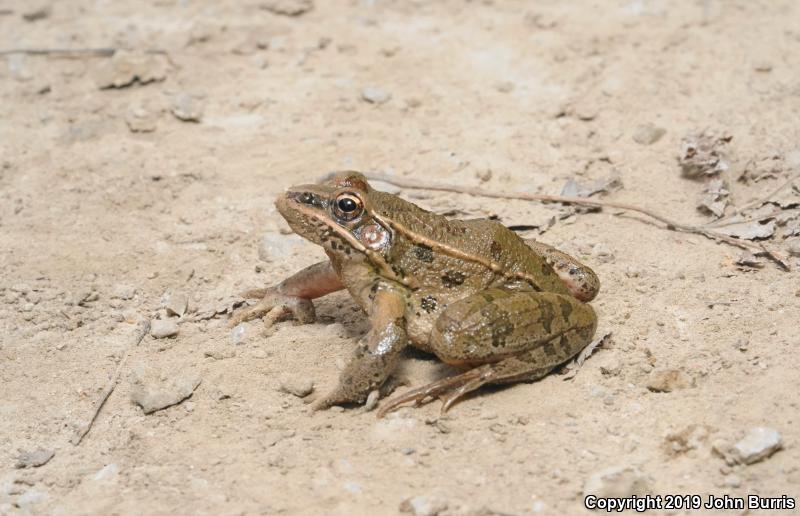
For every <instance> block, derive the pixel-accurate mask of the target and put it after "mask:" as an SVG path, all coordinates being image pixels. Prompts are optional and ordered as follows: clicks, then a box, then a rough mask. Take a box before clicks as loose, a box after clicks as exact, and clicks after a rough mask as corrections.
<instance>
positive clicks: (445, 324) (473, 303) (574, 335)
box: [430, 289, 597, 381]
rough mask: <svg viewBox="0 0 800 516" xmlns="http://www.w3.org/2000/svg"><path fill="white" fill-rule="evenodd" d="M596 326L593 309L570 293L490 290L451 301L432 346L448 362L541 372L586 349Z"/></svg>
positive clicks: (510, 379) (438, 326) (432, 339)
mask: <svg viewBox="0 0 800 516" xmlns="http://www.w3.org/2000/svg"><path fill="white" fill-rule="evenodd" d="M596 325H597V317H596V316H595V313H594V310H593V309H592V307H591V306H589V305H587V304H585V303H581V302H580V301H578V300H577V299H575V298H574V297H572V296H567V295H561V294H554V293H550V292H534V291H522V292H520V291H511V290H506V289H489V290H485V291H482V292H478V293H476V294H474V295H472V296H469V297H467V298H465V299H462V300H460V301H457V302H455V303H451V304H450V305H449V306H448V307H447V309H446V310H445V311H444V312H442V314H441V316H440V317H439V319H437V321H436V324H435V326H434V329H433V332H432V334H431V341H430V344H431V347H432V348H433V351H434V353H436V355H437V356H438V357H439V358H440V359H441V360H442V361H444V362H447V363H449V364H454V365H477V364H483V363H493V362H499V361H501V360H503V361H504V364H505V365H508V366H512V369H513V370H517V369H520V370H521V371H520V372H523V371H533V370H537V369H541V370H543V372H542V373H541V374H542V375H543V374H546V372H547V371H549V370H550V369H551V368H552V367H554V366H556V365H558V364H561V363H563V362H565V361H567V360H569V359H570V358H571V357H572V356H574V355H575V354H576V353H578V351H580V350H581V349H583V347H584V346H586V344H588V343H589V342H590V341H591V339H592V335H594V331H595V328H596ZM511 358H513V360H506V359H511ZM512 372H513V371H512V370H509V371H508V376H507V379H508V381H513V380H512V375H511V373H512ZM503 376H506V375H503Z"/></svg>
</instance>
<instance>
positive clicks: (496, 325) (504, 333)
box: [492, 317, 514, 348]
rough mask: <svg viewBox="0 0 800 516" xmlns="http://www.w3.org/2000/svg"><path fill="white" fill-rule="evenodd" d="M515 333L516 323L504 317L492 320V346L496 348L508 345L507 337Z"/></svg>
mask: <svg viewBox="0 0 800 516" xmlns="http://www.w3.org/2000/svg"><path fill="white" fill-rule="evenodd" d="M512 333H514V325H513V324H512V323H511V321H509V320H507V318H505V317H503V318H500V319H498V320H495V321H492V346H493V347H495V348H499V347H503V346H505V345H506V337H508V336H509V335H511V334H512Z"/></svg>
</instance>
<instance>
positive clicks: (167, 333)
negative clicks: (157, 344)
mask: <svg viewBox="0 0 800 516" xmlns="http://www.w3.org/2000/svg"><path fill="white" fill-rule="evenodd" d="M177 334H178V323H177V322H175V321H173V320H171V319H153V320H152V321H151V322H150V335H152V336H153V338H156V339H164V338H167V337H174V336H176V335H177Z"/></svg>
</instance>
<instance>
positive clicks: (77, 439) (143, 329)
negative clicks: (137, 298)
mask: <svg viewBox="0 0 800 516" xmlns="http://www.w3.org/2000/svg"><path fill="white" fill-rule="evenodd" d="M149 332H150V320H148V319H145V320H143V321H142V322H140V323H139V330H138V331H137V332H136V335H135V337H134V341H133V345H131V346H128V347H127V348H125V353H123V355H122V358H121V359H120V361H119V364H117V370H116V371H114V376H112V377H111V380H109V382H108V384H107V385H106V388H105V389H103V393H102V394H101V395H100V397H99V398H98V399H97V403H95V406H94V412H93V413H92V417H91V418H90V419H89V421H88V422H87V423H86V424H84V425H83V426H82V427H80V428H79V429H78V431H77V432H75V435H74V436H73V437H72V439H70V442H71V443H72V444H74V445H75V446H78V445H79V444H81V441H82V440H83V438H84V437H85V436H86V434H88V433H89V430H91V429H92V425H93V424H94V422H95V420H96V419H97V416H98V415H99V414H100V410H101V409H102V408H103V405H105V404H106V400H108V397H109V396H111V393H112V392H114V388H115V387H116V386H117V382H118V381H119V376H120V374H122V367H123V366H124V365H125V362H126V361H127V359H128V355H129V354H130V351H131V349H132V348H134V347H136V346H138V345H139V343H140V342H142V339H144V337H145V335H147V334H148V333H149Z"/></svg>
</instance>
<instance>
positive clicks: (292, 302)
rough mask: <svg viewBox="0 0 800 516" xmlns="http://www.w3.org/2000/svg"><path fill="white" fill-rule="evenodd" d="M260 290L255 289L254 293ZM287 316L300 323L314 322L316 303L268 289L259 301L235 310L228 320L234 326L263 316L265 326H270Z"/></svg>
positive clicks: (229, 324)
mask: <svg viewBox="0 0 800 516" xmlns="http://www.w3.org/2000/svg"><path fill="white" fill-rule="evenodd" d="M260 292H261V291H253V293H260ZM245 294H247V292H246V293H245ZM245 297H246V296H245ZM287 316H291V317H292V318H293V319H295V320H296V321H297V322H298V324H310V323H313V322H314V321H315V320H316V314H315V312H314V304H313V303H312V302H311V301H310V300H308V299H304V298H300V297H292V296H277V295H275V294H273V293H271V292H270V291H269V289H267V293H266V294H265V295H264V297H263V298H262V299H261V300H260V301H259V302H258V303H256V304H254V305H253V306H248V307H244V308H240V309H239V310H237V311H236V312H234V313H233V314H232V315H231V318H230V320H229V321H228V326H230V327H234V326H236V325H237V324H240V323H243V322H245V321H251V320H253V319H258V318H263V320H264V326H265V327H266V328H269V327H270V326H272V325H273V324H275V323H276V322H278V321H280V320H282V319H284V318H286V317H287Z"/></svg>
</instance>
